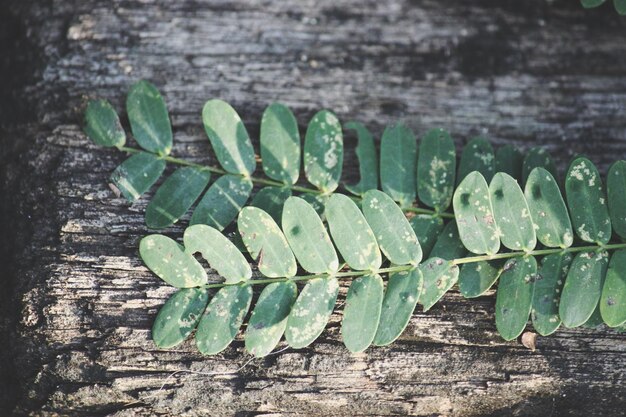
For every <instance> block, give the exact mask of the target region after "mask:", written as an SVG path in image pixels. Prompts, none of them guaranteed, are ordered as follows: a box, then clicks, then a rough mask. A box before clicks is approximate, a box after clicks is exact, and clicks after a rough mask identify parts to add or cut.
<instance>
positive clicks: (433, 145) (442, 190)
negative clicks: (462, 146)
mask: <svg viewBox="0 0 626 417" xmlns="http://www.w3.org/2000/svg"><path fill="white" fill-rule="evenodd" d="M455 176H456V150H455V148H454V141H453V140H452V138H451V137H450V134H449V133H448V132H446V131H445V130H443V129H433V130H431V131H429V132H428V133H426V136H424V138H423V139H422V142H421V143H420V148H419V160H418V162H417V194H418V196H419V199H420V201H421V202H422V203H424V204H425V205H427V206H428V207H433V208H435V209H436V210H437V211H440V212H442V211H445V210H446V209H447V208H448V207H449V206H450V203H451V202H452V194H453V193H454V179H455Z"/></svg>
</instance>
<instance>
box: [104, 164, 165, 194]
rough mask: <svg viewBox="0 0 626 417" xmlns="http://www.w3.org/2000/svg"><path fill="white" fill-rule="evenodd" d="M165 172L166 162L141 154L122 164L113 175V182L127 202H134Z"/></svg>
mask: <svg viewBox="0 0 626 417" xmlns="http://www.w3.org/2000/svg"><path fill="white" fill-rule="evenodd" d="M164 170H165V161H164V160H163V159H161V158H159V157H158V156H156V155H153V154H151V153H147V152H139V153H136V154H134V155H133V156H131V157H130V158H128V159H127V160H125V161H124V162H122V163H121V164H120V165H119V166H118V167H117V168H115V171H113V173H112V174H111V181H113V184H115V186H116V187H117V188H118V190H120V192H121V193H122V195H123V196H124V198H126V200H128V201H130V202H133V201H135V200H137V199H138V198H139V197H141V195H142V194H143V193H145V192H146V191H148V190H149V189H150V187H152V186H153V185H154V183H155V182H157V180H158V179H159V177H160V176H161V174H163V171H164Z"/></svg>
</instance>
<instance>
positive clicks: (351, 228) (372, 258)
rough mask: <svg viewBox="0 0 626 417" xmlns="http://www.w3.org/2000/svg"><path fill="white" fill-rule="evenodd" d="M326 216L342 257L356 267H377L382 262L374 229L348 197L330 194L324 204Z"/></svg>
mask: <svg viewBox="0 0 626 417" xmlns="http://www.w3.org/2000/svg"><path fill="white" fill-rule="evenodd" d="M326 219H327V221H328V227H329V229H330V234H331V236H332V237H333V241H334V242H335V245H336V246H337V249H338V250H339V253H341V256H342V257H343V259H344V260H345V261H346V263H347V264H348V265H349V266H350V268H352V269H355V270H359V271H362V270H377V269H378V268H379V267H380V264H381V262H382V257H381V255H380V250H379V249H378V244H377V243H376V237H375V236H374V232H373V231H372V229H371V228H370V226H369V225H368V224H367V221H366V220H365V217H364V216H363V214H362V213H361V210H359V208H358V207H357V205H356V204H355V203H354V201H352V200H351V199H350V198H349V197H347V196H345V195H342V194H333V195H332V196H331V197H330V200H329V201H328V204H327V205H326Z"/></svg>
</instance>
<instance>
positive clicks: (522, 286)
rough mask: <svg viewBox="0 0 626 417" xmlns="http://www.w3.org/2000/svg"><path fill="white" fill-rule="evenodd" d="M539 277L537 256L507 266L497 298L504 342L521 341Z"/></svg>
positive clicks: (499, 321)
mask: <svg viewBox="0 0 626 417" xmlns="http://www.w3.org/2000/svg"><path fill="white" fill-rule="evenodd" d="M536 275H537V261H536V260H535V258H534V257H533V256H526V257H523V258H522V257H518V258H511V259H509V260H508V261H507V262H506V264H504V271H503V272H502V275H500V282H499V283H498V293H497V295H496V328H497V329H498V333H500V335H501V336H502V338H503V339H504V340H513V339H515V338H517V337H518V336H519V335H520V334H522V332H523V331H524V328H525V327H526V323H527V322H528V315H529V314H530V309H531V306H532V300H533V287H534V282H535V279H536Z"/></svg>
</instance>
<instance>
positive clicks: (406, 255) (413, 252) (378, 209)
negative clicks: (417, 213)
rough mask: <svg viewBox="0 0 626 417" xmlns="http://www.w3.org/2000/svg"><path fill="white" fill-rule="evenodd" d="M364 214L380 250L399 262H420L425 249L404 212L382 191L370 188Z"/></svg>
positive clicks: (364, 198) (364, 205) (388, 257)
mask: <svg viewBox="0 0 626 417" xmlns="http://www.w3.org/2000/svg"><path fill="white" fill-rule="evenodd" d="M363 214H364V215H365V218H366V219H367V223H369V225H370V227H371V228H372V231H373V232H374V235H375V236H376V241H377V242H378V245H379V246H380V250H381V251H382V252H383V253H384V254H385V256H386V257H387V259H389V260H390V261H391V262H392V263H394V264H396V265H406V264H412V265H418V264H419V262H420V261H421V260H422V248H421V247H420V244H419V242H418V241H417V236H415V232H414V231H413V229H412V228H411V225H410V224H409V221H408V220H407V219H406V217H404V213H403V212H402V210H401V209H400V207H398V206H397V205H396V203H394V202H393V200H392V199H391V198H390V197H389V196H388V195H387V194H385V193H383V192H382V191H378V190H370V191H368V192H366V193H365V195H364V196H363Z"/></svg>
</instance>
